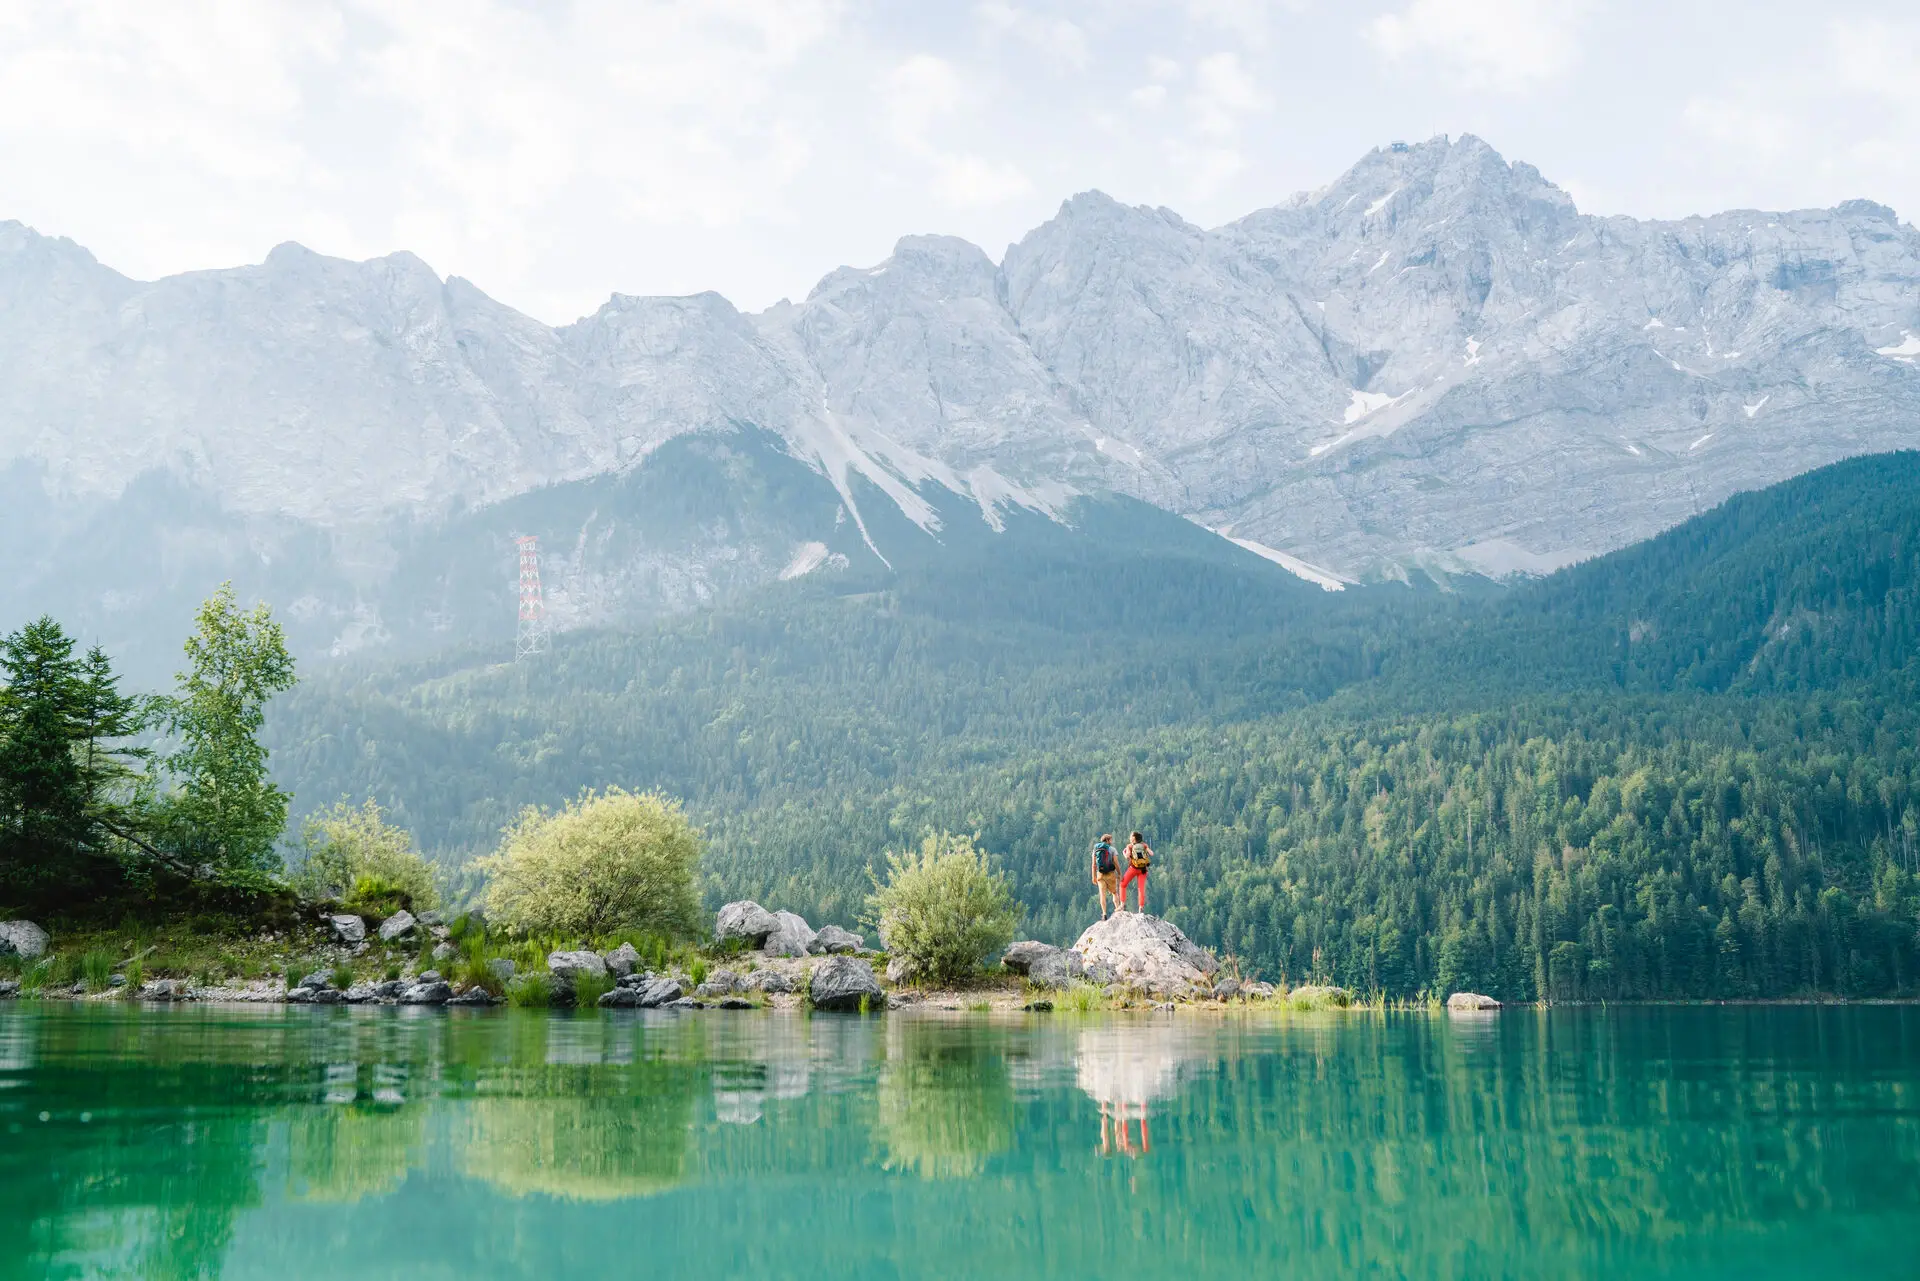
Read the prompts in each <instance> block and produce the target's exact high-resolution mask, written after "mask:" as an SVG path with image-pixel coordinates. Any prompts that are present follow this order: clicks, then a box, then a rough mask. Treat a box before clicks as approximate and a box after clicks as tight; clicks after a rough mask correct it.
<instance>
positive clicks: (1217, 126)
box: [1189, 53, 1272, 138]
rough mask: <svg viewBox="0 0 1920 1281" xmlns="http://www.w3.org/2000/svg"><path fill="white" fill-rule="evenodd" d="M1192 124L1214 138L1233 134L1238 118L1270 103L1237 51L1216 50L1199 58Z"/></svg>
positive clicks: (1194, 77) (1194, 75)
mask: <svg viewBox="0 0 1920 1281" xmlns="http://www.w3.org/2000/svg"><path fill="white" fill-rule="evenodd" d="M1193 84H1194V87H1193V96H1192V98H1191V99H1190V100H1189V102H1190V105H1191V107H1192V108H1193V118H1194V125H1195V127H1196V128H1198V129H1199V130H1200V132H1201V133H1204V134H1208V135H1210V136H1212V137H1215V138H1227V137H1232V136H1233V134H1234V133H1235V132H1236V131H1238V129H1239V128H1240V122H1241V119H1242V118H1243V117H1245V116H1247V115H1250V114H1252V113H1254V112H1259V111H1265V110H1266V109H1267V108H1268V107H1269V106H1271V105H1272V104H1271V103H1270V102H1269V101H1268V99H1267V96H1266V95H1265V94H1264V93H1262V92H1260V87H1259V85H1257V84H1255V83H1254V79H1253V77H1252V76H1251V75H1249V74H1248V73H1247V69H1246V68H1245V67H1243V66H1241V65H1240V58H1239V55H1237V54H1233V53H1216V54H1213V55H1212V56H1211V57H1206V58H1202V59H1201V60H1200V62H1199V64H1198V65H1196V66H1195V67H1194V69H1193Z"/></svg>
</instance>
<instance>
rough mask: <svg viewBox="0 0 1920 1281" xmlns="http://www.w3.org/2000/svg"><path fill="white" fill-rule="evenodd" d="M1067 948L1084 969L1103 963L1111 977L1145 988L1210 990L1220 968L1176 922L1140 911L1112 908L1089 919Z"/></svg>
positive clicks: (1155, 990)
mask: <svg viewBox="0 0 1920 1281" xmlns="http://www.w3.org/2000/svg"><path fill="white" fill-rule="evenodd" d="M1073 950H1074V951H1075V952H1076V953H1078V954H1079V956H1080V959H1081V961H1082V963H1083V964H1085V966H1086V967H1087V968H1088V969H1090V970H1091V969H1093V968H1095V967H1096V966H1106V967H1107V968H1109V969H1111V970H1112V972H1113V976H1114V979H1115V980H1116V981H1117V982H1120V983H1124V984H1126V985H1127V986H1129V987H1135V988H1143V989H1145V990H1147V991H1151V992H1168V993H1175V992H1187V991H1192V990H1195V989H1198V990H1202V991H1206V992H1212V991H1213V976H1214V974H1215V973H1216V972H1218V971H1219V969H1220V962H1219V961H1218V960H1216V959H1215V958H1214V955H1213V954H1212V953H1211V952H1209V951H1207V950H1206V949H1205V948H1203V947H1201V946H1200V945H1199V944H1197V943H1195V942H1194V941H1193V940H1192V939H1190V938H1188V937H1187V936H1186V935H1185V934H1184V933H1182V932H1181V930H1180V927H1179V926H1177V925H1175V924H1174V923H1173V922H1172V921H1168V920H1163V919H1161V918H1160V917H1158V916H1149V915H1147V914H1146V913H1144V912H1116V913H1114V914H1113V915H1112V916H1109V917H1108V918H1107V919H1106V920H1104V921H1098V922H1096V923H1094V924H1092V925H1089V926H1088V927H1087V930H1086V933H1084V934H1082V935H1081V936H1080V938H1079V940H1078V941H1077V942H1075V943H1074V945H1073Z"/></svg>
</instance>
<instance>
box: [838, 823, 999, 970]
mask: <svg viewBox="0 0 1920 1281" xmlns="http://www.w3.org/2000/svg"><path fill="white" fill-rule="evenodd" d="M873 889H874V892H873V894H872V895H871V896H869V897H868V899H867V911H868V916H867V922H868V923H869V924H871V925H872V926H873V927H874V928H875V929H876V930H877V931H878V932H879V934H880V937H881V938H882V939H884V940H886V949H887V954H888V955H889V956H892V957H898V958H901V959H904V960H905V961H906V962H907V964H908V966H909V967H910V968H911V970H912V972H913V973H914V974H915V975H917V976H919V977H924V978H929V979H932V980H934V981H935V982H941V983H945V982H951V981H953V980H955V979H960V978H965V977H966V976H968V975H970V974H973V973H976V972H977V971H978V970H979V969H980V966H981V963H982V962H983V961H985V960H986V958H988V957H989V956H992V955H993V954H994V953H996V952H1001V951H1004V950H1005V949H1006V946H1007V944H1009V943H1011V942H1012V941H1013V931H1014V927H1015V926H1016V925H1018V924H1019V923H1020V905H1019V904H1018V903H1016V902H1015V901H1014V898H1013V892H1012V891H1011V890H1010V889H1008V887H1007V878H1006V877H1005V876H1004V875H1003V874H1002V873H1000V872H996V871H995V870H994V869H993V868H992V867H991V866H990V865H989V864H988V862H987V856H986V854H985V852H984V851H981V850H978V849H975V848H974V844H973V840H972V838H970V837H965V836H954V835H952V834H951V833H948V832H940V833H930V834H929V835H928V836H927V838H926V839H925V840H924V841H922V842H921V845H920V849H919V851H918V852H917V853H910V854H904V855H903V854H896V853H894V852H892V851H888V853H887V880H886V883H885V884H882V883H881V881H880V879H879V878H878V877H874V878H873Z"/></svg>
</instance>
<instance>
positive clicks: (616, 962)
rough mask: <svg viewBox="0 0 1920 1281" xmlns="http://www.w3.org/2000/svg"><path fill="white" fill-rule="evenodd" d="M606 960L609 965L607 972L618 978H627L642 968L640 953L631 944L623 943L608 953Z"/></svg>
mask: <svg viewBox="0 0 1920 1281" xmlns="http://www.w3.org/2000/svg"><path fill="white" fill-rule="evenodd" d="M604 959H605V960H606V963H607V972H608V973H610V974H612V975H614V976H615V977H617V978H625V977H626V976H627V975H629V974H631V973H633V972H634V971H635V970H637V969H639V968H640V953H639V951H638V950H637V949H635V947H634V946H633V944H631V943H622V944H621V945H620V946H619V947H616V948H615V949H613V951H611V952H608V953H607V954H606V957H605V958H604Z"/></svg>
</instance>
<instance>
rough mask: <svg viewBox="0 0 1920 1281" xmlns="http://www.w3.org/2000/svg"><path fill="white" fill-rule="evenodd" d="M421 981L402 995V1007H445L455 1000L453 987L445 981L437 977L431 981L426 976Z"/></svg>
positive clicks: (422, 976)
mask: <svg viewBox="0 0 1920 1281" xmlns="http://www.w3.org/2000/svg"><path fill="white" fill-rule="evenodd" d="M420 979H421V981H420V982H418V983H415V984H414V985H413V986H412V987H410V988H408V989H407V990H406V991H404V992H402V993H401V994H400V1004H402V1005H445V1004H446V1003H447V1002H448V1001H450V1000H452V999H453V986H452V985H451V984H449V983H448V982H447V981H446V980H445V979H442V978H439V977H438V976H435V977H434V978H431V979H429V978H428V977H427V976H426V975H425V974H422V975H421V976H420Z"/></svg>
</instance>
